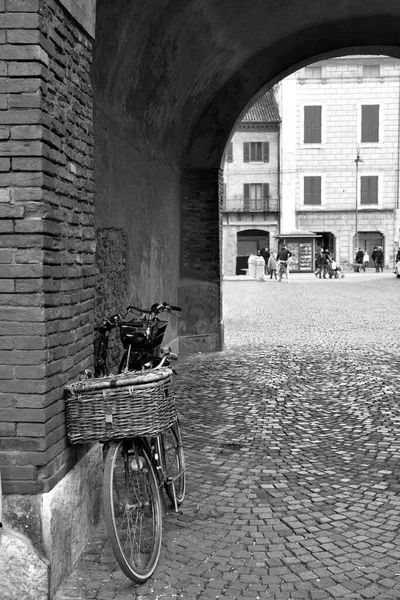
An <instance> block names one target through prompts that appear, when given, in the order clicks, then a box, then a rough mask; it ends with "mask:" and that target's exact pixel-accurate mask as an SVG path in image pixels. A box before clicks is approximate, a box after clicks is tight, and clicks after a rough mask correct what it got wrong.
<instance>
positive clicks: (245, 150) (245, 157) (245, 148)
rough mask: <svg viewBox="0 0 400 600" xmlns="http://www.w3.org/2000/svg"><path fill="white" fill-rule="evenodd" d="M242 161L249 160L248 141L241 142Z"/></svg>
mask: <svg viewBox="0 0 400 600" xmlns="http://www.w3.org/2000/svg"><path fill="white" fill-rule="evenodd" d="M243 162H250V142H244V143H243Z"/></svg>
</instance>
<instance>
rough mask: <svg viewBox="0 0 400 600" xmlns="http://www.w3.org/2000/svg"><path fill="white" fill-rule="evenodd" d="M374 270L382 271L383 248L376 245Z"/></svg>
mask: <svg viewBox="0 0 400 600" xmlns="http://www.w3.org/2000/svg"><path fill="white" fill-rule="evenodd" d="M375 271H376V272H377V273H379V272H381V273H383V249H382V246H378V249H377V251H376V257H375Z"/></svg>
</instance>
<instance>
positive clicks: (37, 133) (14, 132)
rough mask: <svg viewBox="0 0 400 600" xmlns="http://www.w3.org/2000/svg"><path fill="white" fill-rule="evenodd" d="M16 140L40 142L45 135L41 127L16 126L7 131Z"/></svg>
mask: <svg viewBox="0 0 400 600" xmlns="http://www.w3.org/2000/svg"><path fill="white" fill-rule="evenodd" d="M7 131H8V132H9V135H10V136H11V139H14V140H38V139H41V137H42V134H43V127H42V126H41V125H16V126H15V127H11V129H10V130H7Z"/></svg>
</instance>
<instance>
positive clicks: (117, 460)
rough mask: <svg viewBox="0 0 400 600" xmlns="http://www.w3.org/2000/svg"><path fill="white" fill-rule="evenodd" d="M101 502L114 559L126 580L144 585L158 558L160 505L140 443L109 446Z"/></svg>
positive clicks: (154, 482) (150, 463)
mask: <svg viewBox="0 0 400 600" xmlns="http://www.w3.org/2000/svg"><path fill="white" fill-rule="evenodd" d="M103 500H104V502H103V504H104V517H105V522H106V525H107V529H108V534H109V538H110V542H111V545H112V548H113V551H114V554H115V558H116V559H117V562H118V564H119V566H120V567H121V569H122V571H123V572H124V573H125V575H126V576H127V577H129V579H131V580H132V581H135V582H136V583H143V582H144V581H146V580H147V579H148V578H149V577H150V576H151V575H152V573H153V572H154V570H155V568H156V566H157V562H158V559H159V557H160V551H161V537H162V505H161V498H160V492H159V488H158V482H157V477H156V474H155V471H154V467H153V465H152V462H151V460H150V458H149V454H148V452H147V449H146V447H145V445H144V443H143V442H142V441H141V440H140V439H132V440H121V441H118V442H112V443H111V444H110V446H109V449H108V452H107V456H106V459H105V465H104V486H103Z"/></svg>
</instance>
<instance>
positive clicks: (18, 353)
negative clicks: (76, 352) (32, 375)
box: [0, 309, 46, 365]
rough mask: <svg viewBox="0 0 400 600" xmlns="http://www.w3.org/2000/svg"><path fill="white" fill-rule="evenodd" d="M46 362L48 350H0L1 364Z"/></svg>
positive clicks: (36, 363)
mask: <svg viewBox="0 0 400 600" xmlns="http://www.w3.org/2000/svg"><path fill="white" fill-rule="evenodd" d="M14 310H16V309H14ZM45 362H46V352H45V351H44V350H13V351H12V352H8V351H6V350H0V364H2V365H38V364H40V363H43V364H44V363H45Z"/></svg>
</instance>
